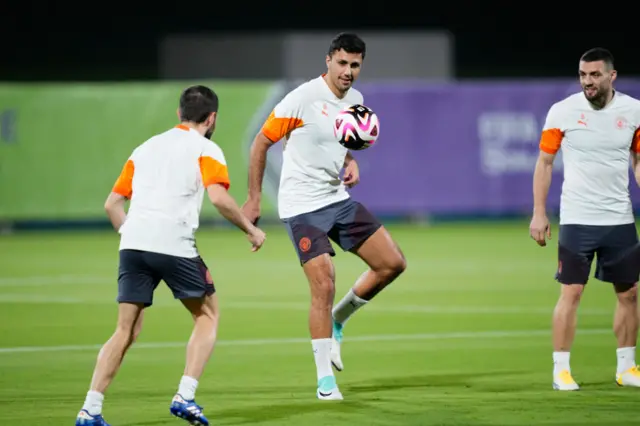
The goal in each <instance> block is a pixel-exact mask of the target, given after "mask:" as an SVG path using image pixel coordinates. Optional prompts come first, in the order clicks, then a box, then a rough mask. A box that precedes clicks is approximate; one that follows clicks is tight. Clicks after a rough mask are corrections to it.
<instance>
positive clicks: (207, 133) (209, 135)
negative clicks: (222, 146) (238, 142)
mask: <svg viewBox="0 0 640 426" xmlns="http://www.w3.org/2000/svg"><path fill="white" fill-rule="evenodd" d="M214 130H215V126H211V128H210V129H209V130H207V132H206V133H205V134H204V137H205V138H207V139H209V140H210V139H211V136H213V131H214Z"/></svg>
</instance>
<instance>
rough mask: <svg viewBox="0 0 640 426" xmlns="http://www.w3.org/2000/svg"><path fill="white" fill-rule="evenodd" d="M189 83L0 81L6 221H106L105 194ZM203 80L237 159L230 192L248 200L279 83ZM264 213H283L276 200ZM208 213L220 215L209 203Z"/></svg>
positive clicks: (225, 142)
mask: <svg viewBox="0 0 640 426" xmlns="http://www.w3.org/2000/svg"><path fill="white" fill-rule="evenodd" d="M190 84H191V83H188V82H180V83H173V82H172V83H159V84H157V83H152V84H138V83H135V84H56V85H52V84H39V85H15V84H11V85H8V84H6V85H0V219H5V220H84V219H104V218H105V215H104V211H103V208H102V206H103V203H104V200H105V198H106V196H107V194H108V193H109V191H110V189H111V186H112V185H113V183H114V181H115V179H116V178H117V176H118V174H119V173H120V170H121V168H122V165H123V164H124V162H125V161H126V159H127V157H128V156H129V154H130V153H131V151H132V150H133V149H134V148H135V147H136V146H137V145H139V144H140V143H142V142H143V141H144V140H146V139H147V138H149V137H150V136H152V135H153V134H156V133H160V132H162V131H164V130H166V129H167V128H170V127H171V126H174V125H175V124H176V123H177V117H176V109H177V106H178V98H179V96H180V92H181V90H182V89H183V88H184V87H186V86H188V85H190ZM198 84H206V85H209V86H210V87H212V88H213V89H214V90H215V91H216V92H217V93H218V96H219V98H220V112H219V119H218V125H217V127H216V133H215V134H214V138H213V139H214V140H215V142H216V143H218V144H219V145H220V146H221V147H222V149H223V150H224V152H225V155H226V158H227V162H228V163H229V170H230V178H231V194H232V195H233V196H234V198H235V199H236V201H237V202H238V203H242V202H243V201H244V200H245V197H246V190H247V166H246V154H245V153H246V150H247V145H248V144H247V139H248V138H250V137H252V136H253V135H252V134H251V132H253V131H254V129H252V128H250V127H249V126H250V123H251V122H252V120H253V119H254V116H255V115H256V114H257V112H258V110H259V109H260V107H261V106H262V105H263V104H264V102H265V101H266V99H267V96H268V93H269V90H270V88H271V86H272V85H271V84H270V83H262V82H261V83H246V82H242V83H236V82H228V81H225V82H216V81H210V82H198ZM254 134H255V133H254ZM263 210H264V214H265V215H270V214H274V212H275V210H274V207H273V206H272V205H271V204H270V203H269V202H268V200H265V203H264V206H263ZM203 217H205V218H216V217H218V214H217V212H216V211H215V209H214V208H213V207H212V206H211V205H210V204H209V203H207V202H205V203H204V206H203Z"/></svg>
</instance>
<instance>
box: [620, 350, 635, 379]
mask: <svg viewBox="0 0 640 426" xmlns="http://www.w3.org/2000/svg"><path fill="white" fill-rule="evenodd" d="M616 353H617V354H618V368H617V372H618V374H622V373H624V372H625V371H627V370H628V369H630V368H632V367H633V366H635V365H636V347H635V346H633V347H628V348H618V349H617V350H616Z"/></svg>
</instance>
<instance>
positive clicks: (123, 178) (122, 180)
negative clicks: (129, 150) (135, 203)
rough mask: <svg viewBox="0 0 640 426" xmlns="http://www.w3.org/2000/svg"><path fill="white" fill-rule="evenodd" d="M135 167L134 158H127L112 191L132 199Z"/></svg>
mask: <svg viewBox="0 0 640 426" xmlns="http://www.w3.org/2000/svg"><path fill="white" fill-rule="evenodd" d="M134 169H135V167H134V166H133V161H132V160H127V162H126V163H125V165H124V167H123V168H122V172H120V176H119V177H118V180H116V183H115V184H114V185H113V189H112V190H111V191H112V192H115V193H116V194H120V195H122V196H123V197H126V198H128V199H131V195H133V172H134Z"/></svg>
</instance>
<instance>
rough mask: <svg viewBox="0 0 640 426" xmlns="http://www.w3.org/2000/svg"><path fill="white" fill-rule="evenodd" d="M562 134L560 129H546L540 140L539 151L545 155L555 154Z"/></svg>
mask: <svg viewBox="0 0 640 426" xmlns="http://www.w3.org/2000/svg"><path fill="white" fill-rule="evenodd" d="M563 137H564V134H563V133H562V131H561V130H560V129H546V130H543V131H542V137H541V138H540V150H541V151H544V152H546V153H547V154H555V153H557V152H558V150H559V149H560V144H561V143H562V138H563Z"/></svg>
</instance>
